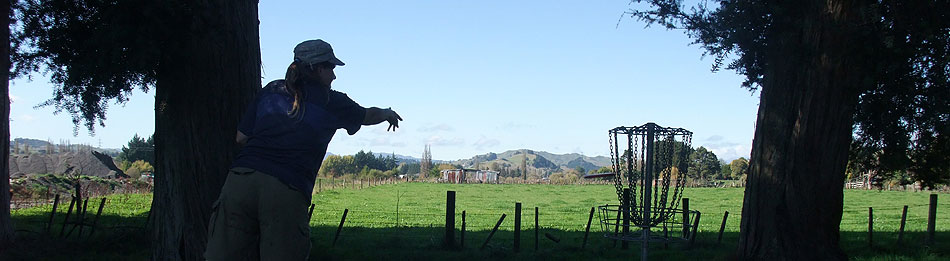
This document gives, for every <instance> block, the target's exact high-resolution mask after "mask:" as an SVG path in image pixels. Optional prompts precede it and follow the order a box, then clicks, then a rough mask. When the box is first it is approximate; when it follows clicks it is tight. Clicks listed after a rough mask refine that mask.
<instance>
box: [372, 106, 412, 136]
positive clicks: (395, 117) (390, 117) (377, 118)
mask: <svg viewBox="0 0 950 261" xmlns="http://www.w3.org/2000/svg"><path fill="white" fill-rule="evenodd" d="M401 120H402V117H399V114H397V113H396V112H395V111H393V110H392V109H390V108H386V109H380V108H376V107H370V108H366V116H364V117H363V125H376V124H379V123H381V122H383V121H387V122H389V128H386V130H387V131H388V130H390V129H391V130H392V131H396V128H399V121H401Z"/></svg>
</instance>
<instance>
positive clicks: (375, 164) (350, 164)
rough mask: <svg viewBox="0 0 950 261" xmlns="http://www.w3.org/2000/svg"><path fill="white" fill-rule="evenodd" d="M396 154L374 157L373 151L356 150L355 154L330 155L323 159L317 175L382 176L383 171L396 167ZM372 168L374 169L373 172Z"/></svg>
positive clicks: (389, 171)
mask: <svg viewBox="0 0 950 261" xmlns="http://www.w3.org/2000/svg"><path fill="white" fill-rule="evenodd" d="M399 167H400V166H399V165H396V156H395V155H393V156H389V157H376V156H374V155H373V152H363V151H360V152H357V153H356V154H355V155H352V156H350V155H347V156H338V155H330V156H327V157H326V158H325V159H323V164H322V165H320V170H319V172H318V173H319V175H320V176H323V177H340V176H343V175H346V174H357V175H358V176H360V177H363V178H368V177H384V176H385V173H398V171H397V172H392V171H391V170H394V169H396V168H399ZM372 170H376V172H373V171H372Z"/></svg>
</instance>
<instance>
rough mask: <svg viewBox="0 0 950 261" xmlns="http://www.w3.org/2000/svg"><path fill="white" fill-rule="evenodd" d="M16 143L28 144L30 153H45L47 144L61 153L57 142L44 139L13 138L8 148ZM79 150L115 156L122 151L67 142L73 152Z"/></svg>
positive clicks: (11, 147) (25, 145) (23, 147)
mask: <svg viewBox="0 0 950 261" xmlns="http://www.w3.org/2000/svg"><path fill="white" fill-rule="evenodd" d="M17 144H19V145H20V149H25V148H27V146H28V147H29V149H30V151H31V152H32V153H40V154H46V150H47V148H49V145H53V147H54V149H55V150H57V151H56V152H57V153H61V151H59V146H58V144H56V143H50V142H48V141H45V140H38V139H30V138H15V139H13V140H12V141H10V150H13V146H16V145H17ZM80 150H92V151H98V152H101V153H103V154H105V155H108V156H110V157H116V156H118V155H119V152H122V149H112V148H97V147H92V146H91V145H85V144H69V151H74V152H75V151H80Z"/></svg>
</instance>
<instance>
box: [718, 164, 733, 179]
mask: <svg viewBox="0 0 950 261" xmlns="http://www.w3.org/2000/svg"><path fill="white" fill-rule="evenodd" d="M716 179H732V164H730V163H725V162H722V164H720V169H719V173H717V174H716Z"/></svg>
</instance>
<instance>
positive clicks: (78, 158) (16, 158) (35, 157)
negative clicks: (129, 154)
mask: <svg viewBox="0 0 950 261" xmlns="http://www.w3.org/2000/svg"><path fill="white" fill-rule="evenodd" d="M37 174H53V175H70V176H78V175H82V176H96V177H100V178H125V177H128V175H125V173H123V172H122V170H120V169H119V168H118V167H116V166H115V163H114V162H112V157H110V156H109V155H105V154H102V153H99V152H96V151H83V152H67V153H59V154H49V155H44V154H32V155H10V177H11V178H19V177H25V176H31V175H37Z"/></svg>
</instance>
